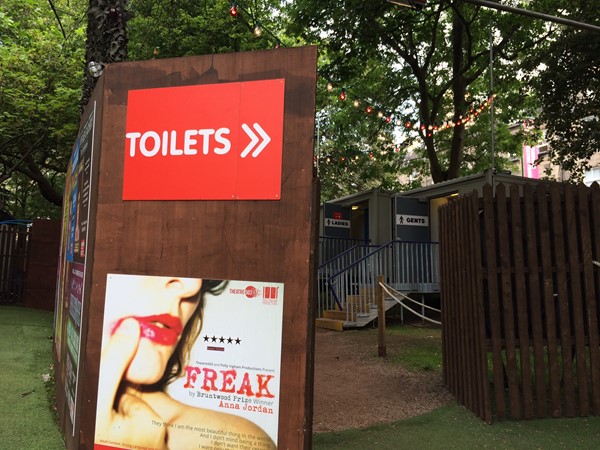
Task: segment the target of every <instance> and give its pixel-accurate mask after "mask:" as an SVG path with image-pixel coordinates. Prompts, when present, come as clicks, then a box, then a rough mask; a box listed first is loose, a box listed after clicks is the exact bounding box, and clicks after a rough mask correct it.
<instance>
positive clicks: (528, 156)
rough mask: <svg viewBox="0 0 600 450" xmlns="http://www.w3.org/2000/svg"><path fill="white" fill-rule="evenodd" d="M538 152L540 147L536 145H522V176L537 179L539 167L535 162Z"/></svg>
mask: <svg viewBox="0 0 600 450" xmlns="http://www.w3.org/2000/svg"><path fill="white" fill-rule="evenodd" d="M539 153H540V148H539V147H538V146H537V145H534V146H533V147H531V146H529V145H525V146H523V176H524V177H527V178H534V179H536V180H537V179H539V178H540V173H539V167H538V166H536V165H535V162H536V160H537V158H538V155H539Z"/></svg>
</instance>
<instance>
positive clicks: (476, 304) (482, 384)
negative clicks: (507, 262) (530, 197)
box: [469, 192, 492, 423]
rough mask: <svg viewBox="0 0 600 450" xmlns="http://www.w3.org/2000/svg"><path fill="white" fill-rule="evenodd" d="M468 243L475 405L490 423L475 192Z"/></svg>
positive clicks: (479, 242) (475, 193)
mask: <svg viewBox="0 0 600 450" xmlns="http://www.w3.org/2000/svg"><path fill="white" fill-rule="evenodd" d="M469 204H470V212H469V216H470V221H469V224H470V227H469V234H470V241H471V243H472V245H473V247H472V250H471V260H472V261H473V262H472V266H471V271H472V273H473V276H472V283H473V298H472V301H471V304H472V307H473V310H474V313H475V325H476V329H475V339H474V344H475V355H476V357H477V370H476V371H475V379H476V380H477V394H478V395H477V403H478V405H479V417H482V418H483V419H484V420H485V421H486V422H488V423H491V421H492V405H491V403H490V401H489V382H488V379H487V378H488V375H487V348H486V345H485V311H484V309H483V302H482V299H483V273H482V267H483V266H482V263H481V241H480V240H479V239H473V237H474V236H477V235H478V233H481V226H480V223H479V220H480V219H479V197H478V195H477V192H473V193H472V194H471V197H470V202H469Z"/></svg>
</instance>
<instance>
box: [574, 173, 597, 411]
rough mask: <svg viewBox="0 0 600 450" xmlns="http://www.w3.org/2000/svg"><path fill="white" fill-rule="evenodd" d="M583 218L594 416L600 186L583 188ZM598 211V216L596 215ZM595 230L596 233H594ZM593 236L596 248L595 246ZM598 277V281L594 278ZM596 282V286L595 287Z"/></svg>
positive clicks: (581, 209) (581, 188)
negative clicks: (596, 262) (595, 264)
mask: <svg viewBox="0 0 600 450" xmlns="http://www.w3.org/2000/svg"><path fill="white" fill-rule="evenodd" d="M578 194H579V215H580V217H581V230H580V234H581V249H582V261H583V270H584V290H585V296H584V304H585V309H586V312H587V325H588V327H587V328H588V336H589V351H590V369H591V379H592V381H591V390H592V406H593V410H594V414H595V415H598V414H600V342H599V340H600V339H599V335H598V332H599V330H598V328H599V327H598V312H599V311H598V295H600V292H599V291H597V290H596V286H598V287H600V267H598V266H594V263H593V261H600V214H598V211H600V186H598V184H597V183H595V184H594V185H593V186H592V188H591V189H588V188H586V187H585V186H584V185H580V186H579V189H578ZM594 211H596V213H594ZM592 230H593V233H592ZM592 234H593V236H594V238H595V244H594V243H593V242H592ZM594 273H595V274H596V277H594ZM594 278H596V283H597V284H596V285H595V284H594Z"/></svg>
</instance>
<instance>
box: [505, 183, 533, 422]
mask: <svg viewBox="0 0 600 450" xmlns="http://www.w3.org/2000/svg"><path fill="white" fill-rule="evenodd" d="M510 209H511V225H512V250H513V257H514V262H513V266H514V273H515V274H514V292H515V301H516V311H515V312H516V313H517V326H518V334H519V356H520V362H521V371H520V372H521V377H520V379H521V389H522V391H521V392H522V396H523V398H522V400H523V417H525V418H526V419H531V418H533V393H532V390H531V383H532V380H531V359H530V354H529V330H528V322H529V320H528V314H527V298H526V296H525V261H524V257H523V245H524V242H523V224H522V222H521V220H522V219H521V196H520V194H519V187H518V186H516V185H514V184H513V185H511V187H510Z"/></svg>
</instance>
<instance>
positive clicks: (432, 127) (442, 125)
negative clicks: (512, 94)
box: [327, 81, 496, 137]
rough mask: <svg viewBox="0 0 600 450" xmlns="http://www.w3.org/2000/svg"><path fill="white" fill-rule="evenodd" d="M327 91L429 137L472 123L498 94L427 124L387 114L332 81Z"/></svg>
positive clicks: (369, 112)
mask: <svg viewBox="0 0 600 450" xmlns="http://www.w3.org/2000/svg"><path fill="white" fill-rule="evenodd" d="M327 91H328V92H331V93H335V94H336V96H337V98H338V99H339V101H340V102H348V103H349V104H351V105H352V106H353V107H354V108H356V109H359V110H362V111H363V112H364V114H365V115H367V116H375V117H376V118H378V119H381V120H382V121H384V122H385V123H389V124H393V125H395V126H396V127H401V128H403V129H406V130H415V131H422V132H424V133H425V134H426V135H427V136H428V137H431V136H433V134H434V133H437V132H438V131H443V130H448V129H450V128H453V127H457V126H461V125H466V124H467V123H469V122H472V121H473V120H475V119H476V118H477V117H478V116H479V115H480V114H481V113H482V112H483V111H484V110H485V109H486V108H488V107H489V106H490V105H491V104H492V102H493V100H494V98H495V97H496V94H489V95H487V97H486V98H485V99H484V100H481V101H479V102H474V103H476V104H477V106H474V107H472V108H469V110H468V111H467V113H466V114H464V115H459V116H457V117H455V118H454V119H448V120H444V121H442V122H439V123H427V122H426V121H423V120H419V119H414V118H411V117H410V116H407V115H404V116H402V117H397V116H396V115H395V114H390V113H387V112H386V109H385V108H384V107H381V106H379V105H378V104H377V103H376V102H374V101H372V100H366V99H363V98H360V97H357V96H355V95H353V94H352V93H351V92H349V91H348V89H346V88H345V87H343V86H342V85H339V84H336V83H334V82H331V81H330V82H328V83H327Z"/></svg>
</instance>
